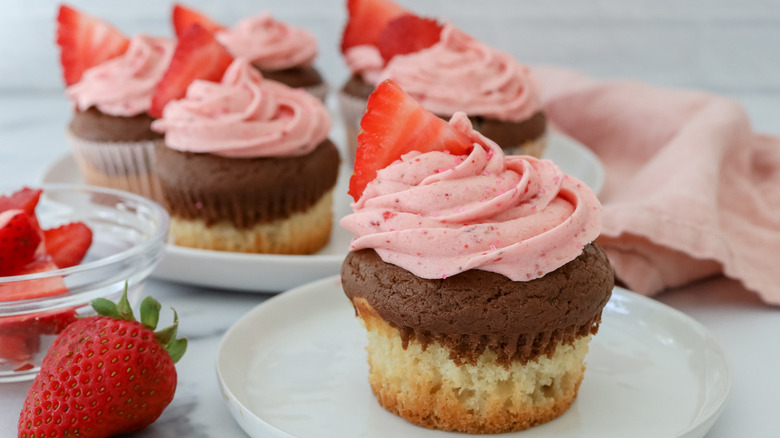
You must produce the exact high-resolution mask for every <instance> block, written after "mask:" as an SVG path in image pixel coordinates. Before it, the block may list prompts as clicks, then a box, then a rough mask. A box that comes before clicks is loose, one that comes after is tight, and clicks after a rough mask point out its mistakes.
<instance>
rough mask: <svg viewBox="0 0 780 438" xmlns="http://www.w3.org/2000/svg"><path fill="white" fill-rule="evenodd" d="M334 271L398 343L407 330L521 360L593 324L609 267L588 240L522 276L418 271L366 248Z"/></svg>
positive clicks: (471, 353)
mask: <svg viewBox="0 0 780 438" xmlns="http://www.w3.org/2000/svg"><path fill="white" fill-rule="evenodd" d="M341 279H342V284H343V287H344V292H345V293H346V295H347V296H348V297H349V298H350V300H353V299H355V298H356V297H362V298H364V299H366V300H367V301H368V303H369V304H370V305H371V306H372V307H373V308H374V309H375V310H376V311H377V313H378V314H379V315H380V316H381V317H382V318H383V319H384V320H386V321H388V322H390V323H391V324H392V325H394V326H395V327H397V328H398V330H399V332H400V335H401V337H402V340H403V342H404V346H406V345H407V344H408V342H409V340H410V339H412V338H414V339H416V340H417V341H419V342H421V343H422V344H423V345H427V344H428V343H429V342H431V341H437V342H439V343H442V344H444V345H446V346H448V347H449V349H450V352H451V355H450V356H451V358H452V359H453V360H455V361H456V362H459V363H460V362H467V363H475V362H476V360H477V358H478V357H479V356H480V355H481V354H482V353H483V352H484V351H485V349H487V348H490V349H492V350H493V351H495V352H496V353H497V355H498V361H499V362H501V363H509V362H512V361H520V362H522V363H525V362H527V361H528V360H531V359H533V358H535V357H537V356H538V355H540V354H547V355H551V354H552V353H553V352H554V351H555V346H556V345H557V344H558V343H561V342H562V343H571V342H573V341H574V340H575V339H577V338H579V337H582V336H586V335H588V334H591V333H595V332H596V331H597V330H598V323H599V322H600V320H601V311H602V309H603V308H604V306H605V305H606V303H607V301H608V300H609V297H610V295H611V293H612V288H613V286H614V271H613V269H612V266H611V265H610V264H609V261H608V260H607V256H606V254H605V253H604V251H603V250H602V249H601V248H600V247H599V246H598V245H597V244H596V243H595V242H594V243H591V244H589V245H587V246H586V247H585V248H584V250H583V252H582V254H580V256H579V257H577V258H576V259H574V260H572V261H571V262H569V263H567V264H565V265H564V266H562V267H560V268H558V269H556V270H555V271H553V272H550V273H548V274H547V275H545V276H544V277H541V278H538V279H535V280H532V281H526V282H521V281H512V280H510V279H508V278H507V277H505V276H503V275H501V274H496V273H492V272H487V271H481V270H474V269H472V270H469V271H466V272H463V273H461V274H458V275H455V276H452V277H448V278H446V279H432V280H431V279H424V278H420V277H417V276H415V275H414V274H412V273H410V272H409V271H407V270H405V269H403V268H400V267H398V266H395V265H392V264H389V263H385V262H384V261H382V259H381V258H379V256H378V255H377V253H376V252H375V251H374V250H373V249H366V250H361V251H356V252H351V253H349V254H348V255H347V258H346V260H345V261H344V264H343V265H342V271H341Z"/></svg>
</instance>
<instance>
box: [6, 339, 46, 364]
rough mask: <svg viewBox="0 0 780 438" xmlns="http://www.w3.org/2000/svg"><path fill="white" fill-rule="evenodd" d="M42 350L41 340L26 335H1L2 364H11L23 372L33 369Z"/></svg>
mask: <svg viewBox="0 0 780 438" xmlns="http://www.w3.org/2000/svg"><path fill="white" fill-rule="evenodd" d="M39 349H40V338H38V337H37V336H36V337H34V338H29V337H27V336H24V335H10V336H6V335H0V364H2V363H3V362H10V363H11V364H13V365H14V366H15V367H16V369H15V370H14V371H23V370H25V369H29V368H32V362H33V358H34V357H35V355H36V354H37V353H38V350H39Z"/></svg>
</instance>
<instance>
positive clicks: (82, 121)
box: [57, 5, 175, 201]
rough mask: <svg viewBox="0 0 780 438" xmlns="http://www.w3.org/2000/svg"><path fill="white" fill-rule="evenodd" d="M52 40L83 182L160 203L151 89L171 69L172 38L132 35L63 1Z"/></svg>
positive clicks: (158, 138)
mask: <svg viewBox="0 0 780 438" xmlns="http://www.w3.org/2000/svg"><path fill="white" fill-rule="evenodd" d="M57 22H58V27H57V44H58V45H59V47H60V58H61V63H62V69H63V75H64V79H65V83H66V85H67V88H66V89H65V94H66V95H67V97H68V99H69V100H70V101H71V102H72V103H73V110H74V112H73V119H72V120H71V122H70V125H69V127H68V132H67V138H68V141H69V143H70V146H71V149H72V151H73V155H74V156H75V158H76V161H77V163H78V166H79V169H80V171H81V174H82V176H83V177H84V179H85V180H86V181H87V183H88V184H93V185H99V186H105V187H111V188H115V189H120V190H126V191H130V192H134V193H137V194H140V195H142V196H146V197H148V198H151V199H154V200H156V201H161V200H162V197H161V193H160V187H159V183H158V182H157V180H156V178H155V177H154V171H153V169H154V161H155V160H154V148H155V146H156V145H157V144H159V143H160V142H161V141H162V135H160V134H159V133H156V132H154V131H152V130H151V124H152V120H154V117H153V116H151V115H150V114H149V109H150V107H151V101H152V96H153V94H154V91H155V87H156V85H157V83H158V81H159V80H160V78H162V75H163V73H165V70H166V69H167V68H168V63H169V62H170V59H171V56H172V54H173V49H174V45H175V44H174V42H173V41H172V40H170V39H168V38H158V37H151V36H148V35H137V36H134V37H132V38H129V39H128V38H126V37H125V36H124V35H122V34H121V33H120V32H119V31H118V30H116V29H115V28H114V27H112V26H111V25H109V24H108V23H105V22H103V21H101V20H99V19H97V18H95V17H92V16H89V15H87V14H84V13H81V12H79V11H77V10H75V9H73V8H70V7H68V6H65V5H63V6H61V7H60V10H59V15H58V17H57Z"/></svg>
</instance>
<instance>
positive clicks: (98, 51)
mask: <svg viewBox="0 0 780 438" xmlns="http://www.w3.org/2000/svg"><path fill="white" fill-rule="evenodd" d="M57 23H59V26H58V27H57V44H59V46H60V63H61V64H62V70H63V76H64V77H65V84H66V85H73V84H75V83H76V82H78V81H79V80H80V79H81V75H82V74H83V73H84V71H85V70H87V69H88V68H90V67H93V66H95V65H98V64H100V63H102V62H104V61H108V60H109V59H111V58H115V57H117V56H119V55H121V54H123V53H125V50H127V46H128V45H129V44H130V40H128V39H127V38H126V37H125V36H124V35H122V33H121V32H119V31H118V30H117V29H116V28H114V27H113V26H111V25H110V24H108V23H106V22H104V21H102V20H100V19H98V18H95V17H93V16H91V15H87V14H84V13H82V12H79V11H77V10H75V9H73V8H71V7H70V6H66V5H62V6H60V12H59V14H58V15H57Z"/></svg>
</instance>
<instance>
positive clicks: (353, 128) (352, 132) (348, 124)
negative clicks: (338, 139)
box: [339, 91, 368, 163]
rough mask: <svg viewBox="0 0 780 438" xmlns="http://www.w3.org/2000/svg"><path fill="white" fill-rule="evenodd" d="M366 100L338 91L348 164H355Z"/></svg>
mask: <svg viewBox="0 0 780 438" xmlns="http://www.w3.org/2000/svg"><path fill="white" fill-rule="evenodd" d="M367 103H368V99H361V98H359V97H355V96H352V95H350V94H347V93H345V92H343V91H339V108H340V110H341V118H342V120H343V121H344V131H345V132H346V134H347V146H348V147H347V152H348V154H349V158H348V159H349V160H350V163H354V162H355V151H357V147H358V141H357V137H358V133H360V119H362V118H363V114H365V112H366V104H367Z"/></svg>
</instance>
